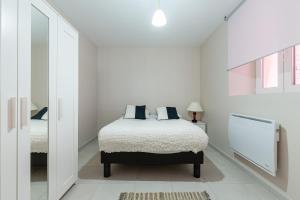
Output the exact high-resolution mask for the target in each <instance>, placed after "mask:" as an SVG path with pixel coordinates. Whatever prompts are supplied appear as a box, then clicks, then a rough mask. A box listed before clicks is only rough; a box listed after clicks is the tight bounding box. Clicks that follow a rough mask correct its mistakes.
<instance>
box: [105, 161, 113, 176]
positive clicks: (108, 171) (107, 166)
mask: <svg viewBox="0 0 300 200" xmlns="http://www.w3.org/2000/svg"><path fill="white" fill-rule="evenodd" d="M110 173H111V172H110V163H104V177H105V178H108V177H110Z"/></svg>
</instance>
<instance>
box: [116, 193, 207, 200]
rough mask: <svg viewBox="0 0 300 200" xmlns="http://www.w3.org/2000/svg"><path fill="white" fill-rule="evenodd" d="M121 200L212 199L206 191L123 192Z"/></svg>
mask: <svg viewBox="0 0 300 200" xmlns="http://www.w3.org/2000/svg"><path fill="white" fill-rule="evenodd" d="M119 200H210V197H209V194H208V193H207V192H206V191H204V192H157V193H134V192H126V193H121V194H120V198H119Z"/></svg>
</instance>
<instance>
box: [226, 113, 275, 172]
mask: <svg viewBox="0 0 300 200" xmlns="http://www.w3.org/2000/svg"><path fill="white" fill-rule="evenodd" d="M229 140H230V145H231V147H232V149H233V150H234V152H235V153H236V154H238V155H240V156H242V157H243V158H245V159H247V160H249V161H250V162H252V163H253V164H255V165H256V166H258V167H260V168H261V169H263V170H265V171H266V172H268V173H269V174H271V175H272V176H276V171H277V142H278V141H279V125H278V124H277V123H276V122H275V121H274V120H269V119H262V118H257V117H252V116H246V115H241V114H230V116H229Z"/></svg>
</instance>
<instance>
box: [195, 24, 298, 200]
mask: <svg viewBox="0 0 300 200" xmlns="http://www.w3.org/2000/svg"><path fill="white" fill-rule="evenodd" d="M226 66H227V25H226V24H224V25H222V26H221V27H220V28H219V29H218V30H216V32H215V33H214V34H213V35H212V36H211V37H210V38H209V39H208V40H207V41H206V42H205V43H204V44H203V45H202V47H201V79H200V80H201V102H202V104H203V107H204V109H205V118H204V120H205V121H206V122H207V124H208V136H209V138H210V143H211V144H213V145H214V146H216V147H217V148H219V149H220V150H222V151H223V152H225V153H226V154H228V155H230V156H233V153H232V151H231V149H230V147H229V141H228V132H227V130H228V115H229V113H230V112H236V113H243V114H248V115H254V116H259V117H264V118H269V119H275V120H277V121H278V122H279V123H280V124H281V136H280V140H281V141H280V144H279V150H278V154H279V163H278V164H279V166H278V167H279V169H278V175H277V177H271V176H269V175H267V174H266V173H264V172H262V171H261V170H260V169H258V168H256V167H254V166H252V165H251V164H250V163H248V162H246V161H244V160H242V159H240V158H239V159H240V161H241V162H243V163H246V164H247V165H248V166H250V167H251V168H253V170H254V171H256V172H258V173H259V174H261V176H263V177H264V178H265V179H267V180H269V181H270V182H272V183H273V184H275V185H276V186H277V187H279V188H280V189H281V190H282V191H285V192H287V194H288V195H289V196H291V197H292V198H293V199H300V190H299V179H300V170H299V169H300V157H299V152H300V148H299V144H298V143H299V141H300V134H299V133H300V126H299V119H300V112H298V111H299V110H300V104H299V102H300V93H282V94H265V95H248V96H235V97H229V95H228V72H227V71H226Z"/></svg>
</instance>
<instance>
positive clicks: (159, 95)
mask: <svg viewBox="0 0 300 200" xmlns="http://www.w3.org/2000/svg"><path fill="white" fill-rule="evenodd" d="M199 100H200V49H199V48H102V49H99V51H98V122H99V124H98V125H99V126H100V127H101V126H103V125H105V124H108V123H110V122H112V121H113V120H115V119H117V118H118V117H120V116H121V115H122V114H123V113H124V110H125V106H126V104H138V105H142V104H146V105H147V106H148V107H149V108H150V110H151V111H152V112H153V111H155V108H156V107H158V106H176V107H177V108H178V112H179V113H180V114H182V115H183V116H185V117H187V111H186V108H187V106H188V104H189V103H190V102H191V101H199Z"/></svg>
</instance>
